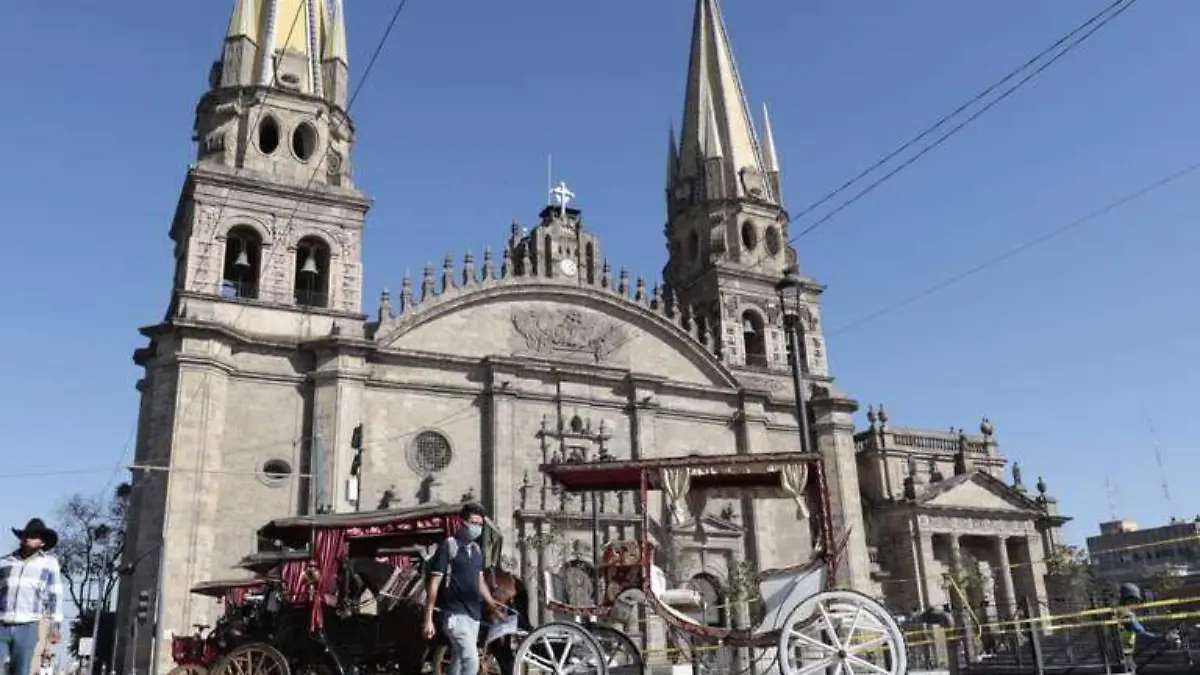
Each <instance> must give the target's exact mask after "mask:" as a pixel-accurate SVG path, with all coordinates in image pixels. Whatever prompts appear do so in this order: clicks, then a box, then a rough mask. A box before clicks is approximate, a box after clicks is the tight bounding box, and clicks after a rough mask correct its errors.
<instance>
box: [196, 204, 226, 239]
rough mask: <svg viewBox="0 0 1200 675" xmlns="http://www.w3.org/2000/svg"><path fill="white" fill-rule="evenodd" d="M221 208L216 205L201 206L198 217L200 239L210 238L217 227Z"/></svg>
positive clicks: (197, 228) (197, 225) (197, 231)
mask: <svg viewBox="0 0 1200 675" xmlns="http://www.w3.org/2000/svg"><path fill="white" fill-rule="evenodd" d="M219 215H221V209H219V208H217V207H215V206H202V207H200V217H199V218H197V219H196V234H197V235H199V238H200V239H209V238H211V237H212V235H213V232H215V231H216V229H217V217H218V216H219Z"/></svg>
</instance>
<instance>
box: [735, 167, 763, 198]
mask: <svg viewBox="0 0 1200 675" xmlns="http://www.w3.org/2000/svg"><path fill="white" fill-rule="evenodd" d="M739 173H740V174H741V179H742V189H743V190H744V191H745V193H746V194H747V195H749V196H751V197H755V198H757V199H762V198H764V197H766V196H767V184H766V180H765V179H764V178H763V175H762V172H760V171H759V170H758V169H756V168H754V167H749V166H748V167H745V168H743V169H742V170H741V171H740V172H739Z"/></svg>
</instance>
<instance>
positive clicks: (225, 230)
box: [215, 215, 275, 247]
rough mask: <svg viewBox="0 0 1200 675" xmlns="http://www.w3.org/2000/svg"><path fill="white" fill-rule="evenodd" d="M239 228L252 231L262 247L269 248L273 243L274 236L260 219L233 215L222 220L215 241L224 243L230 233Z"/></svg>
mask: <svg viewBox="0 0 1200 675" xmlns="http://www.w3.org/2000/svg"><path fill="white" fill-rule="evenodd" d="M239 227H240V228H249V229H251V230H254V231H255V232H256V233H257V234H258V238H259V239H260V240H261V241H262V245H263V246H264V247H268V246H270V245H271V244H273V243H274V241H275V236H274V233H273V232H271V228H269V227H267V224H266V223H265V222H263V220H262V219H261V218H252V217H250V216H245V215H235V216H231V217H229V218H224V219H222V222H221V224H220V226H219V227H218V228H217V231H216V236H215V239H217V240H218V241H224V240H225V239H227V238H228V237H229V233H230V231H232V230H235V229H237V228H239Z"/></svg>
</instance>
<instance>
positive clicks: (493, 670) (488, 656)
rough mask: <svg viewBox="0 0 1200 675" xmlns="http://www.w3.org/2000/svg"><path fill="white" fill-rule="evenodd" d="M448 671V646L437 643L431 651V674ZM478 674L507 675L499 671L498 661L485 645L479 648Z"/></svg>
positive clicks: (442, 674) (443, 673) (438, 674)
mask: <svg viewBox="0 0 1200 675" xmlns="http://www.w3.org/2000/svg"><path fill="white" fill-rule="evenodd" d="M448 672H450V646H449V645H439V646H438V648H437V649H435V650H434V652H433V674H434V675H446V673H448ZM479 675H507V674H506V673H503V672H501V670H500V662H499V661H497V660H496V657H495V655H493V654H492V653H491V652H489V651H488V648H487V647H480V648H479Z"/></svg>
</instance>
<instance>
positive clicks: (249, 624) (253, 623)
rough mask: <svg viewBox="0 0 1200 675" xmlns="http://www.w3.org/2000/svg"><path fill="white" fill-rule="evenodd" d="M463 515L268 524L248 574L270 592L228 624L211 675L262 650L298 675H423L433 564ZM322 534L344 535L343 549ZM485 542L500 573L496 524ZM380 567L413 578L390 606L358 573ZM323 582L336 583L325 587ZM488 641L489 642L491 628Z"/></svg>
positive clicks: (415, 513) (439, 507) (488, 558)
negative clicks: (306, 674)
mask: <svg viewBox="0 0 1200 675" xmlns="http://www.w3.org/2000/svg"><path fill="white" fill-rule="evenodd" d="M460 509H461V505H459V504H433V505H426V506H421V507H414V508H406V509H392V510H386V511H374V512H365V513H345V514H322V515H315V516H299V517H292V518H283V519H278V520H273V521H271V522H269V523H267V524H266V525H264V526H263V527H262V528H260V529H259V531H258V537H259V551H258V552H257V553H254V554H251V555H249V556H247V557H246V558H244V559H243V560H242V562H241V563H240V566H241V567H243V568H245V569H248V570H251V571H254V572H255V573H256V574H258V575H260V576H262V577H265V578H266V579H267V580H268V581H267V583H268V584H269V588H270V589H271V590H269V591H268V592H267V593H265V594H264V597H263V598H261V599H259V600H256V601H255V602H254V603H247V606H246V607H245V608H244V609H243V611H242V612H241V613H240V614H238V615H236V616H231V617H230V619H229V620H228V621H227V622H226V626H225V628H224V630H223V638H221V644H222V648H221V650H220V652H221V658H220V659H218V662H217V664H215V665H214V667H213V669H212V675H233V674H234V673H239V672H241V671H243V670H245V664H238V663H235V662H236V661H238V659H239V656H238V655H239V653H243V654H244V653H249V652H251V651H254V650H256V649H257V650H258V654H257V658H259V659H262V658H264V655H266V656H265V658H267V659H268V660H270V659H271V658H282V659H283V660H284V661H285V662H286V666H287V670H288V671H291V673H297V672H301V671H310V672H311V671H316V672H323V673H330V674H331V675H365V674H366V673H384V672H386V673H396V674H398V675H410V674H411V675H419V673H421V672H423V671H424V669H425V667H426V666H427V665H430V664H429V663H428V662H429V661H430V660H431V658H432V657H433V655H434V652H435V651H436V650H437V646H438V643H437V642H436V641H435V642H433V643H430V644H428V645H426V644H425V643H426V641H425V640H424V638H423V636H422V634H421V633H422V627H423V619H424V579H425V569H424V568H425V563H426V558H427V556H428V554H429V553H430V552H431V551H432V547H434V546H436V545H437V544H439V543H441V542H442V541H443V540H444V539H446V538H447V537H449V536H452V534H453V533H454V532H455V531H456V528H457V527H459V525H460V521H459V515H458V514H459V511H460ZM322 532H326V533H329V532H334V533H336V537H334V539H336V545H330V544H329V543H328V541H329V540H330V537H328V536H325V537H322V536H321V533H322ZM480 544H481V547H482V548H483V551H484V555H485V563H486V564H487V565H489V566H491V565H497V564H498V563H499V560H500V552H501V550H502V546H503V538H502V537H501V535H500V533H499V531H498V530H497V529H496V527H495V526H494V524H493V523H492V522H490V521H489V522H487V524H486V525H485V528H484V535H483V539H482V540H481V542H480ZM335 549H336V550H335ZM380 559H386V560H389V561H392V562H395V561H397V560H401V559H407V561H409V562H410V564H412V565H413V570H412V572H411V573H410V575H411V576H412V577H415V578H412V579H411V582H412V583H409V584H407V586H406V588H407V589H408V590H409V593H408V594H407V595H406V596H405V597H402V598H397V599H396V601H395V602H394V603H391V604H390V605H389V606H387V607H386V608H385V607H383V606H382V604H381V603H379V602H378V600H379V598H378V596H377V595H376V592H377V591H378V590H379V589H378V584H375V586H376V587H375V588H371V586H370V584H368V585H366V586H365V587H364V585H363V583H362V579H360V578H358V577H357V575H356V574H355V573H354V572H353V571H352V570H351V567H352V563H354V562H355V561H358V562H360V563H361V562H363V561H378V560H380ZM301 568H303V570H301ZM324 575H330V577H329V578H330V579H331V581H329V580H325V581H324V583H323V576H324ZM364 588H366V589H369V590H370V592H371V594H372V595H375V599H376V613H373V614H368V613H364V612H363V611H362V609H363V608H364V607H365V603H361V602H360V600H359V595H360V593H361V592H362V591H363V590H364ZM318 613H319V619H317V618H316V616H317V614H318ZM480 635H481V638H480V639H481V642H482V640H483V639H484V636H486V630H481V631H480ZM481 646H482V645H481ZM277 670H278V669H276V671H277ZM278 675H288V673H287V672H284V673H279V674H278Z"/></svg>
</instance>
